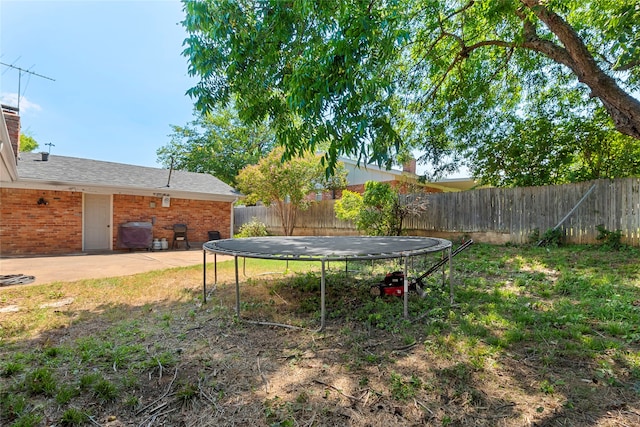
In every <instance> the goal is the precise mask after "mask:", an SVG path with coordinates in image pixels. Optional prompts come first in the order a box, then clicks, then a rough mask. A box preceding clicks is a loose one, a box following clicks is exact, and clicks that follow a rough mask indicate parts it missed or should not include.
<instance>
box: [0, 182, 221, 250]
mask: <svg viewBox="0 0 640 427" xmlns="http://www.w3.org/2000/svg"><path fill="white" fill-rule="evenodd" d="M40 198H42V199H43V200H45V201H46V203H47V204H38V200H39V199H40ZM152 203H155V207H151V204H152ZM152 217H155V225H154V226H153V232H154V237H155V238H162V237H165V238H166V239H167V240H168V241H169V244H171V240H172V239H173V224H177V223H184V224H187V226H188V238H189V242H191V243H194V244H197V243H202V242H206V241H207V240H209V238H208V234H207V232H208V231H210V230H216V231H219V232H220V237H221V238H223V239H225V238H229V237H230V235H229V230H230V227H231V203H226V202H210V201H202V200H187V199H173V198H172V199H171V206H170V207H169V208H163V207H162V200H161V199H160V198H158V197H144V196H127V195H114V196H113V228H112V230H113V232H112V239H113V248H114V249H117V246H116V244H117V241H116V240H117V237H118V236H117V232H118V225H119V224H122V223H124V222H130V221H151V220H152ZM192 247H194V245H192ZM81 251H82V193H80V192H68V191H43V190H23V189H9V188H0V255H2V256H10V255H60V254H69V253H79V252H81Z"/></svg>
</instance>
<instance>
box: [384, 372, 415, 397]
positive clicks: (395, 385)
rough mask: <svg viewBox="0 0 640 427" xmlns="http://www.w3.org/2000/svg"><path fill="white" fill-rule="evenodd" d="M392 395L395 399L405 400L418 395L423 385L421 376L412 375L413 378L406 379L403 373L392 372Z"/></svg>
mask: <svg viewBox="0 0 640 427" xmlns="http://www.w3.org/2000/svg"><path fill="white" fill-rule="evenodd" d="M390 379H391V385H390V389H391V397H393V398H394V399H395V400H399V401H405V400H407V399H409V398H412V397H414V396H415V395H416V393H417V391H418V390H419V389H420V387H421V386H422V381H421V380H420V378H418V377H416V376H414V375H412V376H411V378H409V379H408V380H405V379H403V378H402V376H401V375H399V374H397V373H395V372H392V373H391V378H390Z"/></svg>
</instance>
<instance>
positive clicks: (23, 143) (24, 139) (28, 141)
mask: <svg viewBox="0 0 640 427" xmlns="http://www.w3.org/2000/svg"><path fill="white" fill-rule="evenodd" d="M38 147H40V144H38V142H37V141H36V140H35V139H34V138H33V137H32V136H31V135H27V134H26V133H21V134H20V152H22V153H27V152H31V151H33V150H35V149H37V148H38Z"/></svg>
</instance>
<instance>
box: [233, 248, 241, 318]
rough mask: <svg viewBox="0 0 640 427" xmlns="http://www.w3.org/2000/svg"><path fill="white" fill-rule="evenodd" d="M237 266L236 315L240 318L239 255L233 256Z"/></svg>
mask: <svg viewBox="0 0 640 427" xmlns="http://www.w3.org/2000/svg"><path fill="white" fill-rule="evenodd" d="M233 259H234V261H235V267H236V316H238V319H240V281H239V280H238V256H237V255H236V256H234V257H233Z"/></svg>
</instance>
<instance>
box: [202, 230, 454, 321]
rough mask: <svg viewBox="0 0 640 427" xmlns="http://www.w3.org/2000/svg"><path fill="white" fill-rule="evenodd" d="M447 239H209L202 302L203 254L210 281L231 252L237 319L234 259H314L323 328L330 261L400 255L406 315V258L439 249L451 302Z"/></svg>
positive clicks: (204, 290) (352, 237)
mask: <svg viewBox="0 0 640 427" xmlns="http://www.w3.org/2000/svg"><path fill="white" fill-rule="evenodd" d="M451 246H452V244H451V242H450V241H449V240H445V239H440V238H435V237H415V236H392V237H373V236H366V237H365V236H327V237H324V236H323V237H321V236H287V237H282V236H274V237H249V238H242V239H223V240H211V241H209V242H206V243H204V244H203V245H202V249H203V251H202V252H203V301H204V302H206V300H207V253H209V252H210V253H213V254H214V284H215V283H217V281H218V267H217V257H216V255H217V254H221V255H231V256H233V257H234V262H235V279H236V315H237V316H238V318H240V281H239V277H238V258H239V257H243V258H261V259H274V260H287V261H318V262H319V263H320V264H321V279H320V328H319V330H320V331H321V330H323V329H324V327H325V315H326V307H325V273H326V264H327V263H328V262H330V261H345V262H348V261H357V260H375V259H391V258H400V259H402V260H404V278H405V279H404V317H405V318H408V316H409V313H408V294H409V292H408V285H409V282H408V279H407V264H408V261H409V258H411V257H414V256H417V255H423V254H428V253H435V252H441V253H442V254H443V256H444V254H445V252H446V256H447V259H448V264H449V292H450V298H451V302H453V284H452V281H451V276H452V263H451V258H452V256H451Z"/></svg>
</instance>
